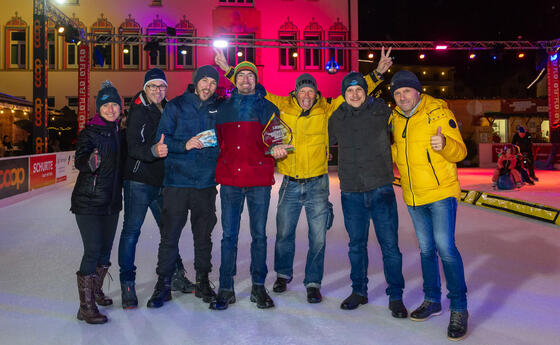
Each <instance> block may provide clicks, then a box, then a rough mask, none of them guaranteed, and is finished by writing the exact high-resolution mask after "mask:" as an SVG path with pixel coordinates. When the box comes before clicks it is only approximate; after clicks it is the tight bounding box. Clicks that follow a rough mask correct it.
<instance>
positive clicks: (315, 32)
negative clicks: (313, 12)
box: [303, 18, 323, 70]
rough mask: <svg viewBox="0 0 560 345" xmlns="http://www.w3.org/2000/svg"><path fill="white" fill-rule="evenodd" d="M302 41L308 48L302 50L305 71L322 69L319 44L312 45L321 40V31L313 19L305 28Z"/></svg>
mask: <svg viewBox="0 0 560 345" xmlns="http://www.w3.org/2000/svg"><path fill="white" fill-rule="evenodd" d="M303 40H304V41H305V45H306V46H307V47H309V48H305V49H304V53H303V55H304V68H305V69H306V70H319V69H321V68H322V59H321V49H320V48H319V47H320V46H321V43H320V42H319V43H313V42H314V41H321V40H323V29H322V28H321V26H320V25H319V24H318V23H317V22H316V21H315V18H313V19H312V20H311V23H309V25H308V26H306V27H305V29H304V31H303Z"/></svg>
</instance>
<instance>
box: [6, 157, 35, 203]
mask: <svg viewBox="0 0 560 345" xmlns="http://www.w3.org/2000/svg"><path fill="white" fill-rule="evenodd" d="M27 160H28V158H15V159H2V160H0V199H3V198H7V197H9V196H12V195H16V194H19V193H24V192H27V191H28V190H29V186H28V185H29V179H28V173H27V169H28V168H27V164H28V163H27Z"/></svg>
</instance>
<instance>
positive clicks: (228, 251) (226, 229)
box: [220, 185, 271, 290]
mask: <svg viewBox="0 0 560 345" xmlns="http://www.w3.org/2000/svg"><path fill="white" fill-rule="evenodd" d="M270 190H271V187H270V186H266V187H233V186H224V185H222V186H221V187H220V199H221V202H222V228H223V235H222V259H221V264H220V290H233V289H234V288H233V277H234V276H235V275H236V273H237V240H238V236H239V227H240V221H241V213H243V204H244V202H245V199H247V208H248V209H249V228H250V230H251V239H252V240H251V280H252V283H253V284H255V285H264V281H265V279H266V275H267V273H268V269H267V267H266V220H267V217H268V206H269V204H270Z"/></svg>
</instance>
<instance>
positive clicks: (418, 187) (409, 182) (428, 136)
mask: <svg viewBox="0 0 560 345" xmlns="http://www.w3.org/2000/svg"><path fill="white" fill-rule="evenodd" d="M421 90H422V88H421V84H420V81H419V80H418V78H417V77H416V75H415V74H414V73H412V72H410V71H399V72H397V73H395V75H394V76H393V78H392V79H391V93H392V94H393V98H394V99H395V103H396V104H397V106H396V107H395V109H394V110H393V112H392V114H391V118H390V120H389V121H390V122H389V123H390V124H391V132H392V134H393V141H394V144H393V145H394V150H393V160H394V162H395V163H396V164H397V168H398V169H399V172H400V175H401V187H402V193H403V198H404V201H405V203H406V204H407V206H408V212H409V214H410V217H411V218H412V223H413V224H414V229H415V231H416V236H417V237H418V243H419V245H420V261H421V263H422V278H423V279H424V284H423V287H424V302H423V303H422V304H421V305H420V307H418V308H417V309H416V310H414V311H413V312H412V313H411V314H410V318H411V319H412V320H414V321H425V320H427V319H428V318H430V317H431V316H435V315H439V314H441V312H442V311H441V280H440V276H439V263H438V256H439V258H440V259H441V262H442V264H443V271H444V273H445V279H446V282H447V290H449V293H448V294H447V297H448V298H449V299H450V300H451V304H450V307H449V308H450V309H451V317H450V320H449V327H448V328H447V337H448V338H449V339H450V340H460V339H462V338H464V337H465V335H466V333H467V320H468V317H469V313H468V311H467V285H466V283H465V273H464V268H463V260H462V258H461V254H460V253H459V250H458V249H457V247H456V245H455V219H456V216H457V202H458V200H460V197H461V187H460V186H459V180H458V179H457V166H456V163H457V162H460V161H461V160H463V159H464V158H465V157H466V155H467V149H466V147H465V144H464V143H463V138H462V137H461V132H460V131H459V128H458V126H457V121H456V120H455V117H454V116H453V113H452V112H451V110H449V108H448V107H447V103H446V102H445V101H444V100H441V99H436V98H433V97H431V96H429V95H426V94H423V93H421Z"/></svg>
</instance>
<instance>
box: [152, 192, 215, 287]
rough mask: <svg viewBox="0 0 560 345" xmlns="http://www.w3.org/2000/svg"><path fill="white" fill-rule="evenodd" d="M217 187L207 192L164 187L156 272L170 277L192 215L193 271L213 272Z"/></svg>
mask: <svg viewBox="0 0 560 345" xmlns="http://www.w3.org/2000/svg"><path fill="white" fill-rule="evenodd" d="M216 194H217V191H216V187H210V188H205V189H196V188H180V187H164V188H163V213H162V219H163V226H162V228H161V241H160V243H159V251H158V265H157V269H156V272H157V274H158V275H159V276H163V277H171V275H173V271H174V270H175V261H176V260H177V256H178V255H179V239H180V237H181V232H182V231H183V227H184V226H185V224H186V223H187V217H188V213H189V210H190V211H191V228H192V232H193V240H194V269H195V270H196V272H197V273H202V274H206V273H209V272H210V271H212V263H211V259H212V230H213V229H214V226H215V225H216V222H217V218H216Z"/></svg>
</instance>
